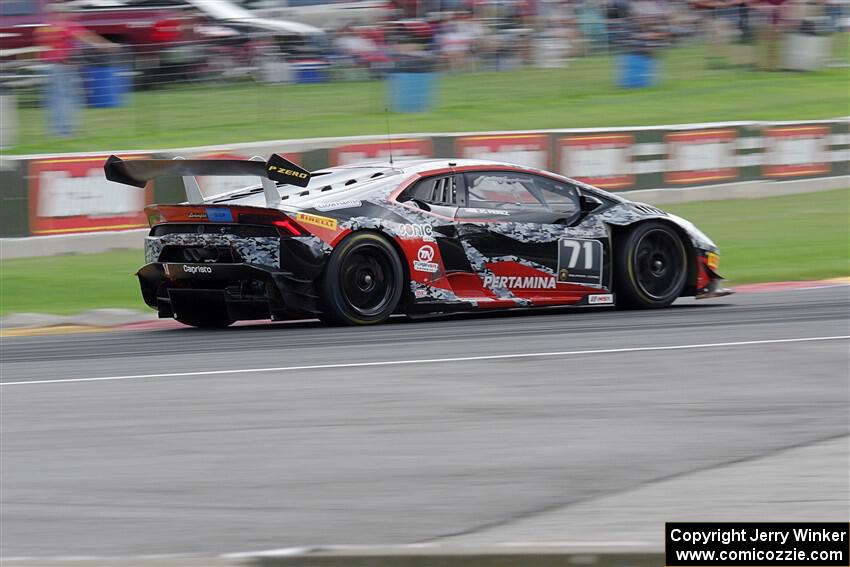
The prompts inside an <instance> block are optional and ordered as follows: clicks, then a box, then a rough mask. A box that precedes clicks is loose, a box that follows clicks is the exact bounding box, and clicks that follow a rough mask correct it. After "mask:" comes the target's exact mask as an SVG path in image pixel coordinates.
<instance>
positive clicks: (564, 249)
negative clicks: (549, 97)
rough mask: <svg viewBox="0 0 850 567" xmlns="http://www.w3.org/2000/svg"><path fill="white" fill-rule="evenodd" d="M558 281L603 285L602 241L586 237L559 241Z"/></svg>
mask: <svg viewBox="0 0 850 567" xmlns="http://www.w3.org/2000/svg"><path fill="white" fill-rule="evenodd" d="M558 282H559V283H576V284H583V285H595V286H601V285H602V243H601V242H599V241H598V240H588V239H584V238H563V239H561V240H559V241H558Z"/></svg>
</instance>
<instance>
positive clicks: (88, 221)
mask: <svg viewBox="0 0 850 567" xmlns="http://www.w3.org/2000/svg"><path fill="white" fill-rule="evenodd" d="M107 157H108V156H105V155H102V156H86V157H67V158H51V159H42V160H34V161H31V162H30V163H29V184H28V195H29V216H30V232H31V233H32V234H35V235H47V234H68V233H75V232H93V231H103V230H127V229H133V228H145V227H147V226H148V223H147V219H146V218H145V215H144V212H143V209H144V206H145V204H147V203H149V202H151V200H152V198H153V195H152V191H151V190H150V189H147V188H146V189H142V188H138V187H129V186H127V185H121V184H120V183H113V182H112V181H107V180H106V178H105V177H104V176H103V163H104V161H106V158H107ZM134 157H135V158H141V157H148V156H143V155H134V156H127V159H133V158H134Z"/></svg>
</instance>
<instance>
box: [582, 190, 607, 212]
mask: <svg viewBox="0 0 850 567" xmlns="http://www.w3.org/2000/svg"><path fill="white" fill-rule="evenodd" d="M579 203H580V206H581V212H583V213H592V212H593V211H595V210H596V209H598V208H599V207H601V206H602V205H603V203H602V201H600V200H599V199H597V198H596V197H594V196H593V195H585V194H584V193H582V194H581V195H579Z"/></svg>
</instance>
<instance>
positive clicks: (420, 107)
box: [389, 72, 437, 112]
mask: <svg viewBox="0 0 850 567" xmlns="http://www.w3.org/2000/svg"><path fill="white" fill-rule="evenodd" d="M436 77H437V74H436V73H430V72H428V73H391V74H390V77H389V103H390V104H389V106H390V108H391V109H392V110H393V112H427V111H429V110H430V109H431V107H432V106H433V105H434V85H435V84H436Z"/></svg>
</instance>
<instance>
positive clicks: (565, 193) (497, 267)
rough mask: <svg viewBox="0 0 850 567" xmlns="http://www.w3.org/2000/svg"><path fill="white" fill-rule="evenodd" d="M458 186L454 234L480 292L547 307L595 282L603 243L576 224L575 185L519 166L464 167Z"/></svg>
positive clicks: (578, 208)
mask: <svg viewBox="0 0 850 567" xmlns="http://www.w3.org/2000/svg"><path fill="white" fill-rule="evenodd" d="M459 185H460V187H461V189H462V198H461V199H460V200H459V201H460V203H459V204H460V206H459V207H458V209H457V213H456V215H455V222H456V226H457V231H458V239H459V240H460V242H461V244H462V246H463V248H464V250H465V252H466V254H467V257H468V258H469V261H470V264H471V265H472V266H473V268H474V270H475V272H476V273H477V275H478V276H479V278H480V279H481V281H482V282H483V284H484V289H485V292H486V293H488V294H490V295H492V297H493V298H495V299H499V300H510V301H513V302H515V303H518V304H529V303H530V304H535V305H547V304H553V303H573V302H575V301H578V300H579V299H581V298H583V297H584V296H585V295H586V294H587V293H590V292H592V291H594V289H598V288H599V287H601V285H602V274H603V261H604V256H605V254H604V242H603V241H602V239H597V238H588V237H587V235H586V234H585V231H582V230H580V229H578V230H577V229H576V228H575V225H576V223H577V221H579V220H581V217H582V213H581V196H580V192H579V190H578V188H576V187H575V186H573V185H572V184H570V183H567V182H565V181H560V180H557V179H554V178H551V177H547V176H543V175H536V174H531V173H526V172H520V171H475V172H466V173H464V174H463V175H462V183H460V184H459ZM500 303H501V302H500Z"/></svg>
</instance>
